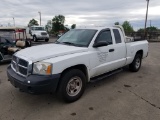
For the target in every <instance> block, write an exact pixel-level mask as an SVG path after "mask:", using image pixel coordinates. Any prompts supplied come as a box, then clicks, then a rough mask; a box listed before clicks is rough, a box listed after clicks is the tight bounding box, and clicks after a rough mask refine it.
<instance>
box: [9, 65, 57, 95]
mask: <svg viewBox="0 0 160 120" xmlns="http://www.w3.org/2000/svg"><path fill="white" fill-rule="evenodd" d="M7 75H8V80H9V81H10V82H11V84H12V85H13V86H15V87H16V88H19V89H20V90H22V91H24V92H27V93H31V94H40V93H50V92H55V91H56V89H57V86H58V82H59V79H60V74H56V75H50V76H44V75H30V76H28V77H26V78H25V77H22V76H20V75H18V74H17V73H15V72H14V71H13V70H12V68H11V66H9V67H8V68H7Z"/></svg>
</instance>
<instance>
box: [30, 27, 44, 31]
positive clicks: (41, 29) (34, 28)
mask: <svg viewBox="0 0 160 120" xmlns="http://www.w3.org/2000/svg"><path fill="white" fill-rule="evenodd" d="M32 30H35V31H44V27H32Z"/></svg>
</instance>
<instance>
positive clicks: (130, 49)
mask: <svg viewBox="0 0 160 120" xmlns="http://www.w3.org/2000/svg"><path fill="white" fill-rule="evenodd" d="M147 55H148V42H147V40H143V41H137V42H127V43H126V36H125V34H124V30H123V28H122V27H121V26H114V27H100V28H99V27H96V28H84V29H82V28H81V29H73V30H70V31H69V32H67V33H66V34H64V35H63V36H62V37H60V38H59V39H58V40H57V41H56V42H55V43H52V44H47V45H39V46H34V47H30V48H26V49H24V50H21V51H19V52H17V53H16V54H15V55H14V56H13V58H12V62H11V65H10V66H9V67H8V69H7V74H8V79H9V81H10V82H11V83H12V84H13V85H14V86H15V87H17V88H19V89H20V90H22V91H24V92H28V93H34V94H36V93H46V92H56V93H57V94H58V95H59V96H60V97H61V98H62V99H63V100H65V101H67V102H73V101H76V100H77V99H79V98H80V97H81V96H82V94H83V93H84V91H85V87H86V83H87V82H90V81H92V80H96V79H98V78H104V76H106V75H107V73H108V74H111V73H112V72H111V71H115V70H117V69H119V68H122V67H124V66H127V65H129V69H130V70H131V71H133V72H137V71H138V70H139V69H140V67H141V60H142V59H143V58H145V57H147Z"/></svg>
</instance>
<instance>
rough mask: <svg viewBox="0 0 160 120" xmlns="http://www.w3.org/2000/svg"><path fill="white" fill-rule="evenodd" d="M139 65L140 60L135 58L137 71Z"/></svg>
mask: <svg viewBox="0 0 160 120" xmlns="http://www.w3.org/2000/svg"><path fill="white" fill-rule="evenodd" d="M140 64H141V60H140V58H137V59H136V68H137V69H138V68H139V67H140Z"/></svg>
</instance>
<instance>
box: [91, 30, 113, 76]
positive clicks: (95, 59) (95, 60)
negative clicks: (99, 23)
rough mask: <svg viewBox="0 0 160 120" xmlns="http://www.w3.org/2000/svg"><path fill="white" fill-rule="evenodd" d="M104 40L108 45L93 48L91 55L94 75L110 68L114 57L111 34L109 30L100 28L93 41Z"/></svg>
mask: <svg viewBox="0 0 160 120" xmlns="http://www.w3.org/2000/svg"><path fill="white" fill-rule="evenodd" d="M99 41H106V42H107V43H108V45H106V46H102V47H97V48H94V55H92V56H91V66H92V68H93V69H92V72H91V73H92V74H91V77H95V76H98V75H101V74H104V73H106V72H109V71H110V70H112V65H113V59H114V43H113V39H112V35H111V30H110V29H106V30H102V31H101V32H100V33H99V35H98V37H97V39H96V41H95V43H98V42H99Z"/></svg>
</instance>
